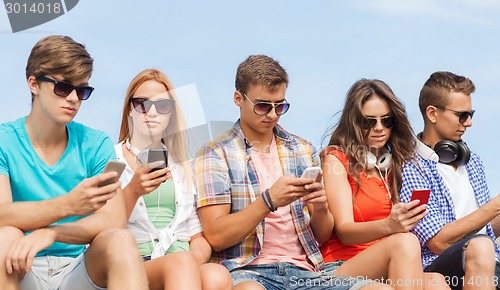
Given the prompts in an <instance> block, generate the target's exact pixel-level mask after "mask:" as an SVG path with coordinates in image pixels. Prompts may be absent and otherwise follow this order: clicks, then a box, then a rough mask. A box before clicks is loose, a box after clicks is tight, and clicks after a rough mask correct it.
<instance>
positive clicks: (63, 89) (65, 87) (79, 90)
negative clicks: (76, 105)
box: [36, 76, 94, 101]
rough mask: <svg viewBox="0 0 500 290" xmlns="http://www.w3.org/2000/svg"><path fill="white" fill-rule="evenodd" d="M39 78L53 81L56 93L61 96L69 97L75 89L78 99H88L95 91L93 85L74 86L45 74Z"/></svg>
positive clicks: (49, 81) (43, 80) (42, 80)
mask: <svg viewBox="0 0 500 290" xmlns="http://www.w3.org/2000/svg"><path fill="white" fill-rule="evenodd" d="M36 79H37V80H39V81H41V82H48V83H53V84H54V94H56V95H58V96H59V97H67V96H69V94H71V92H72V91H73V90H75V91H76V95H77V96H78V99H80V100H82V101H83V100H86V99H88V98H89V97H90V94H92V92H93V91H94V88H93V87H89V86H74V85H72V84H70V83H67V82H61V81H56V80H53V79H50V78H48V77H44V76H39V77H37V78H36Z"/></svg>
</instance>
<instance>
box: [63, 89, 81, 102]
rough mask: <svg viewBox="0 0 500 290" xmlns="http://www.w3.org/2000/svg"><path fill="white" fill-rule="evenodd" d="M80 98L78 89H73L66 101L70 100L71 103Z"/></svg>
mask: <svg viewBox="0 0 500 290" xmlns="http://www.w3.org/2000/svg"><path fill="white" fill-rule="evenodd" d="M79 100H80V99H79V98H78V95H77V94H76V90H72V91H71V93H69V95H67V96H66V101H68V102H70V103H76V102H78V101H79Z"/></svg>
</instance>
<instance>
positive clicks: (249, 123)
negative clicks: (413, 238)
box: [195, 55, 390, 289]
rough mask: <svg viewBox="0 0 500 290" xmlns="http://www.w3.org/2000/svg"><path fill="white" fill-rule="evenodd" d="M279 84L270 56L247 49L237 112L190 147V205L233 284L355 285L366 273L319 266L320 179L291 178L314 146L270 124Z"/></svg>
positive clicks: (283, 77) (310, 162)
mask: <svg viewBox="0 0 500 290" xmlns="http://www.w3.org/2000/svg"><path fill="white" fill-rule="evenodd" d="M287 85H288V75H287V73H286V72H285V70H284V69H283V68H282V67H281V66H280V65H279V63H278V62H277V61H275V60H273V59H272V58H270V57H267V56H264V55H254V56H250V57H248V58H247V59H246V60H245V61H244V62H242V63H241V64H240V65H239V67H238V70H237V74H236V91H235V92H234V102H235V104H236V105H237V106H238V107H239V109H240V119H239V120H238V121H237V122H236V123H235V125H234V127H233V128H232V129H231V130H229V131H227V132H225V133H223V134H222V135H221V136H219V137H217V138H216V139H215V140H212V141H211V142H210V143H209V144H207V145H205V146H203V147H202V148H201V150H200V152H199V154H198V158H197V161H196V164H195V170H196V173H195V174H196V176H197V184H198V193H199V197H198V213H199V216H200V219H201V222H202V226H203V230H204V234H205V237H206V238H207V240H208V242H209V243H210V244H211V246H212V247H213V249H214V250H215V252H214V254H213V257H212V258H213V260H215V261H218V262H220V263H222V264H223V265H224V266H226V267H227V268H228V269H229V271H230V272H231V275H232V277H233V283H234V285H235V289H264V288H265V289H350V288H351V287H353V286H354V287H358V288H355V289H359V287H361V286H363V285H364V284H365V283H366V281H363V280H355V279H352V278H350V277H336V276H334V275H327V274H326V273H325V272H324V271H323V268H324V263H323V258H322V256H321V254H320V252H319V250H318V243H317V242H316V239H317V240H318V241H319V242H323V241H326V240H327V239H328V238H329V237H330V234H331V232H332V228H333V217H332V216H331V214H330V213H329V211H328V208H327V203H326V195H325V191H324V189H323V185H322V183H321V182H319V181H318V180H320V179H317V180H314V179H312V178H299V177H300V176H301V174H302V172H303V171H304V170H305V169H306V168H307V167H311V166H319V158H318V155H317V152H316V150H315V148H314V147H313V146H312V145H311V144H310V143H309V142H307V141H305V140H304V139H302V138H299V137H297V136H295V135H292V134H290V133H288V132H287V131H285V130H284V129H283V128H282V127H281V126H279V125H278V121H279V119H280V116H281V115H283V114H284V113H286V112H287V110H288V108H289V107H290V104H289V103H288V102H287V100H286V99H285V93H286V89H287ZM330 274H331V273H330ZM384 287H388V286H387V285H381V286H380V288H377V289H382V288H384ZM368 288H369V287H366V289H368ZM353 289H354V288H353ZM364 289H365V288H364ZM384 289H390V288H384Z"/></svg>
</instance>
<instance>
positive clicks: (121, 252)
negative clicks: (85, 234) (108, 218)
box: [91, 229, 139, 259]
mask: <svg viewBox="0 0 500 290" xmlns="http://www.w3.org/2000/svg"><path fill="white" fill-rule="evenodd" d="M91 247H93V248H94V249H97V250H98V251H99V252H101V253H102V254H103V255H104V256H105V257H107V258H111V259H116V258H118V259H120V258H127V257H130V256H131V255H127V253H130V254H138V253H139V252H138V247H137V243H136V241H135V238H134V236H133V235H132V233H130V232H129V231H128V230H126V229H110V230H106V231H103V232H102V233H100V234H99V235H97V236H96V237H95V239H94V241H92V244H91ZM133 256H135V255H133Z"/></svg>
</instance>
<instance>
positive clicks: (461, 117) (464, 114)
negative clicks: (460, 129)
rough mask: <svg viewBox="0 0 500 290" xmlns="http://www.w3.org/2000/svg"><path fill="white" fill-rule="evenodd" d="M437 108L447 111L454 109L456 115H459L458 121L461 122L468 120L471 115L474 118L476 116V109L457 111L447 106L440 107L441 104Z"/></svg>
mask: <svg viewBox="0 0 500 290" xmlns="http://www.w3.org/2000/svg"><path fill="white" fill-rule="evenodd" d="M436 108H438V109H441V110H446V111H452V112H453V113H455V115H457V116H458V122H460V124H463V123H465V122H467V119H469V117H470V118H471V119H472V117H474V113H475V112H476V110H470V111H455V110H452V109H447V108H444V107H440V106H436Z"/></svg>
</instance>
